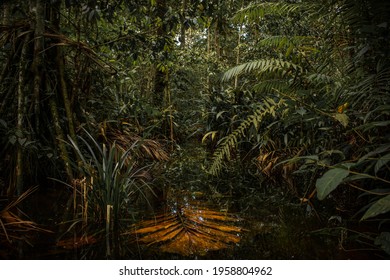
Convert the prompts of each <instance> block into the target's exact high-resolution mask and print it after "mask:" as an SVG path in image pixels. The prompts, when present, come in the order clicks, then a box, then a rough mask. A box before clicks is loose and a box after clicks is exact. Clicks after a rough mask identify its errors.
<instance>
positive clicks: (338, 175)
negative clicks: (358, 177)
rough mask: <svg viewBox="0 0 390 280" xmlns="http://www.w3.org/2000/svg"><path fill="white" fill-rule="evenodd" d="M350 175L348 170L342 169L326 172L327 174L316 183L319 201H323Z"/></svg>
mask: <svg viewBox="0 0 390 280" xmlns="http://www.w3.org/2000/svg"><path fill="white" fill-rule="evenodd" d="M348 174H349V171H348V170H346V169H341V168H334V169H330V170H328V171H327V172H325V174H324V175H323V176H322V177H321V178H319V179H318V180H317V182H316V188H317V197H318V199H319V200H323V199H324V198H325V197H326V196H327V195H328V194H329V193H330V192H332V191H333V190H334V189H336V188H337V186H338V185H340V183H341V182H342V181H343V179H344V178H345V177H347V176H348Z"/></svg>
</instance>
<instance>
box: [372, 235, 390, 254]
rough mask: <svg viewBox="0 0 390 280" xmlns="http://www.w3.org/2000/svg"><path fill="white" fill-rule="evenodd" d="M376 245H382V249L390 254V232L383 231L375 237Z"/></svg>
mask: <svg viewBox="0 0 390 280" xmlns="http://www.w3.org/2000/svg"><path fill="white" fill-rule="evenodd" d="M375 245H380V246H381V249H382V250H383V251H385V252H386V253H387V254H389V255H390V232H381V234H380V235H379V236H378V237H377V238H376V239H375Z"/></svg>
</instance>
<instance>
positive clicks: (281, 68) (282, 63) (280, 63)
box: [222, 58, 302, 81]
mask: <svg viewBox="0 0 390 280" xmlns="http://www.w3.org/2000/svg"><path fill="white" fill-rule="evenodd" d="M255 70H258V71H259V73H264V72H274V73H277V72H279V73H282V74H285V73H287V72H289V71H297V70H299V71H302V69H301V67H300V66H299V65H297V64H294V63H292V62H290V61H286V60H283V59H274V58H270V59H260V60H255V61H250V62H246V63H243V64H241V65H238V66H235V67H233V68H231V69H229V70H228V71H226V72H225V74H224V75H223V77H222V80H223V81H228V80H230V79H232V78H233V77H236V76H238V75H240V74H242V73H250V72H252V71H255Z"/></svg>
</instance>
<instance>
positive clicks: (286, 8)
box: [233, 2, 303, 23]
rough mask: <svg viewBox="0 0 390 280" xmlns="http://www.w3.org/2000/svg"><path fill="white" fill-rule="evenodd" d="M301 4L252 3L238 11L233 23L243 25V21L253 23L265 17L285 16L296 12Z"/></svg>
mask: <svg viewBox="0 0 390 280" xmlns="http://www.w3.org/2000/svg"><path fill="white" fill-rule="evenodd" d="M302 6H303V5H302V4H292V3H280V2H266V3H252V4H250V5H249V6H247V7H245V8H243V9H241V10H239V11H238V12H237V13H236V14H235V15H234V17H233V21H234V22H237V23H243V22H245V21H250V22H254V21H256V20H259V19H262V18H264V17H265V16H266V15H277V16H287V15H289V14H291V13H294V12H298V11H299V10H300V9H301V8H302Z"/></svg>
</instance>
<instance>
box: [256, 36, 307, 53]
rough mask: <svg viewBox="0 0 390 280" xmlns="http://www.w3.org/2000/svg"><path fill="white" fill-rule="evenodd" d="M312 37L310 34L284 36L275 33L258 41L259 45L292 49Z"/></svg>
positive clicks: (305, 42)
mask: <svg viewBox="0 0 390 280" xmlns="http://www.w3.org/2000/svg"><path fill="white" fill-rule="evenodd" d="M313 39H314V38H313V37H311V36H284V35H275V36H268V37H266V38H264V39H262V40H260V41H259V43H258V46H259V47H267V48H274V49H279V50H280V49H286V50H289V49H293V48H296V47H297V46H302V45H305V44H308V43H310V42H311V41H312V40H313Z"/></svg>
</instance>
